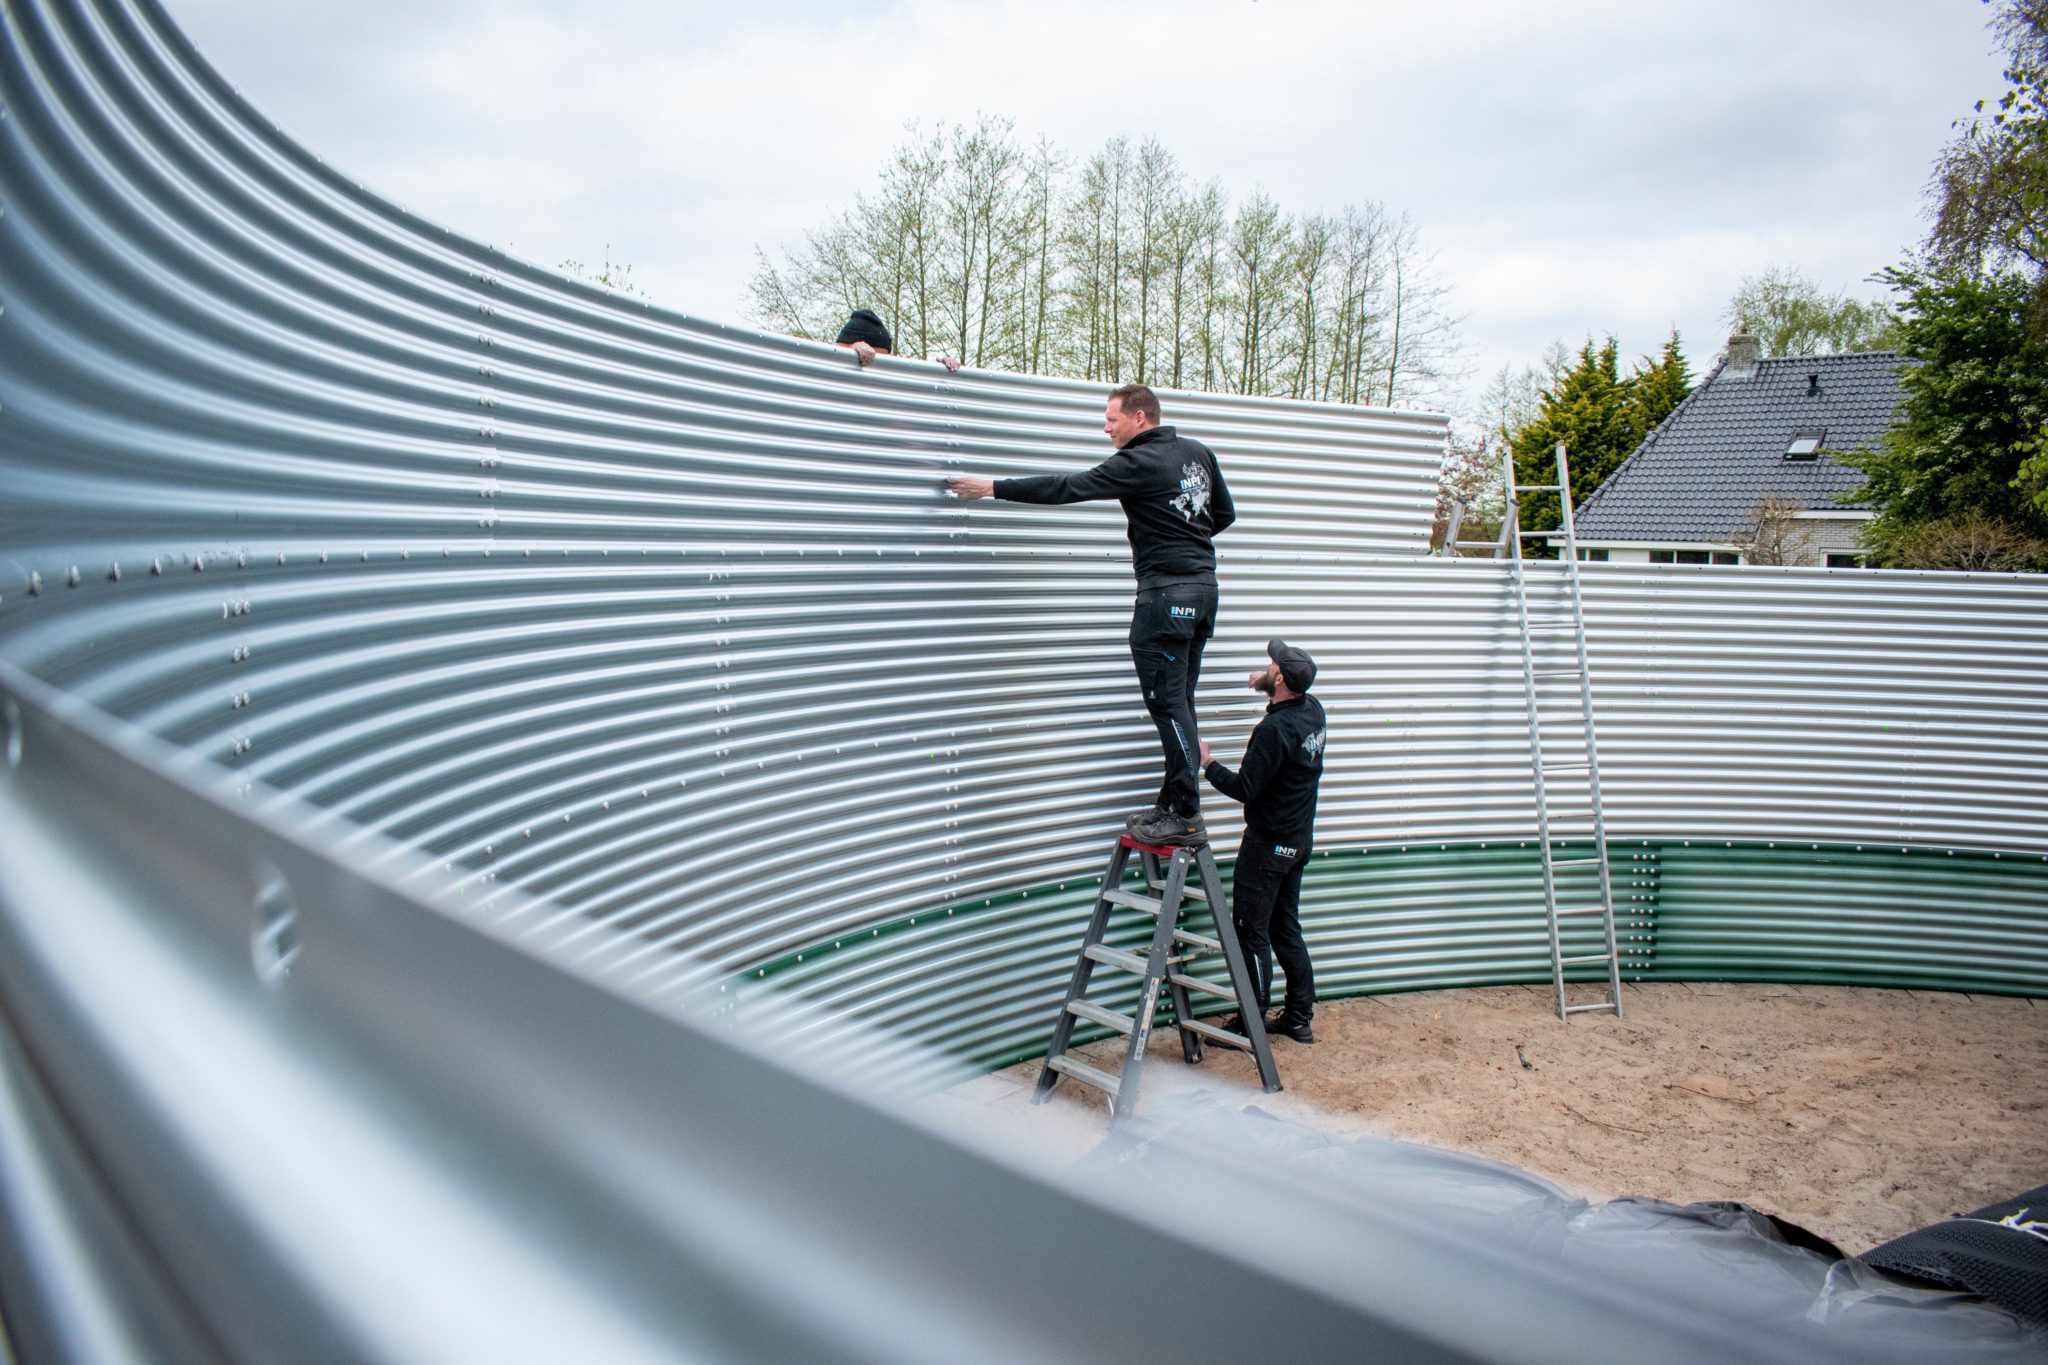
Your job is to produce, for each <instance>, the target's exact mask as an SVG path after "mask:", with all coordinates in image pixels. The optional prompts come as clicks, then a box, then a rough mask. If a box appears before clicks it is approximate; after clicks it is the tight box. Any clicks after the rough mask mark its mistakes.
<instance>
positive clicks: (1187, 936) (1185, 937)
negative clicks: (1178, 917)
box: [1173, 929, 1223, 960]
mask: <svg viewBox="0 0 2048 1365" xmlns="http://www.w3.org/2000/svg"><path fill="white" fill-rule="evenodd" d="M1173 938H1174V941H1175V942H1176V943H1185V944H1187V945H1188V946H1189V947H1192V948H1200V949H1201V950H1202V951H1203V952H1205V953H1220V952H1222V951H1223V944H1222V942H1221V941H1220V940H1218V939H1213V938H1210V937H1209V936H1208V935H1207V934H1198V933H1196V932H1195V931H1194V930H1192V929H1176V930H1174V931H1173ZM1183 960H1185V959H1183Z"/></svg>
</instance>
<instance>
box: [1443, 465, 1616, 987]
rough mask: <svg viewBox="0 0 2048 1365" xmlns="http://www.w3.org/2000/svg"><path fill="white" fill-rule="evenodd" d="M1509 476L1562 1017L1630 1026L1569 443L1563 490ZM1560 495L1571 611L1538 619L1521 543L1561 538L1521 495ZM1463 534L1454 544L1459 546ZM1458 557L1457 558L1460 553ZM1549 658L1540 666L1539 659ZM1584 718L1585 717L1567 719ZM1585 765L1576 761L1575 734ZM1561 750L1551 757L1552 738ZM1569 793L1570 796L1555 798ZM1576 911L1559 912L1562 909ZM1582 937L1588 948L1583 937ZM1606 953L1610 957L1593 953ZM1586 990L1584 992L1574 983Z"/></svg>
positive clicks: (1508, 547) (1508, 535)
mask: <svg viewBox="0 0 2048 1365" xmlns="http://www.w3.org/2000/svg"><path fill="white" fill-rule="evenodd" d="M1504 464H1505V465H1506V469H1507V473H1506V479H1507V507H1506V509H1505V511H1504V513H1503V515H1502V518H1501V531H1500V549H1501V550H1502V551H1504V552H1505V553H1506V555H1507V557H1508V559H1509V560H1510V562H1511V564H1512V565H1513V568H1512V571H1511V578H1512V580H1513V583H1514V594H1515V608H1516V612H1517V615H1518V618H1519V620H1520V622H1521V633H1522V687H1523V695H1524V697H1525V699H1526V701H1527V704H1528V710H1529V764H1530V769H1531V772H1532V774H1533V776H1534V779H1535V784H1536V836H1537V846H1538V847H1539V848H1540V849H1541V850H1542V854H1543V909H1544V914H1545V917H1546V918H1547V919H1548V921H1549V925H1550V978H1551V982H1552V984H1553V985H1554V986H1555V988H1556V990H1557V1017H1558V1018H1560V1019H1569V1018H1570V1017H1571V1016H1572V1015H1574V1014H1579V1013H1582V1012H1584V1011H1587V1010H1613V1011H1614V1017H1615V1018H1617V1019H1619V1018H1620V1017H1621V953H1620V950H1619V947H1618V945H1617V943H1616V940H1615V933H1614V877H1613V873H1612V871H1611V869H1610V868H1609V865H1608V860H1607V815H1606V811H1605V809H1604V808H1603V807H1602V806H1601V804H1600V751H1599V745H1598V744H1597V743H1596V742H1595V740H1594V735H1593V683H1592V678H1591V676H1590V675H1589V673H1588V672H1587V667H1586V610H1585V602H1584V599H1583V598H1582V597H1581V595H1580V592H1579V545H1578V533H1577V532H1576V531H1575V530H1574V529H1573V525H1572V478H1571V468H1570V466H1569V465H1568V464H1567V463H1566V459H1565V449H1564V445H1563V443H1561V442H1560V443H1559V445H1558V447H1557V482H1556V483H1554V484H1530V485H1528V486H1526V487H1524V488H1520V489H1518V488H1516V486H1515V461H1514V454H1513V452H1512V451H1510V452H1509V453H1508V458H1507V459H1506V460H1505V461H1504ZM1524 492H1555V493H1556V494H1557V498H1558V504H1559V506H1560V507H1561V508H1562V510H1563V515H1562V518H1561V520H1560V524H1559V530H1560V531H1561V532H1562V533H1563V541H1564V543H1563V547H1562V554H1563V560H1564V573H1563V576H1562V586H1563V594H1562V596H1563V602H1562V604H1561V606H1560V605H1558V604H1555V603H1551V604H1547V605H1546V607H1545V608H1544V609H1543V610H1541V611H1539V610H1537V609H1536V608H1535V607H1533V606H1532V604H1531V602H1530V600H1529V580H1528V576H1527V572H1526V569H1525V567H1524V565H1525V561H1524V560H1523V558H1522V541H1523V540H1524V539H1527V538H1528V537H1531V536H1550V535H1555V534H1557V532H1552V531H1524V530H1522V529H1521V514H1520V507H1521V502H1520V498H1519V496H1518V495H1519V494H1520V493H1524ZM1454 534H1455V533H1453V535H1447V536H1446V537H1445V540H1446V541H1447V542H1454ZM1453 553H1455V551H1453ZM1566 641H1569V643H1570V645H1571V652H1570V654H1569V657H1567V658H1564V659H1560V658H1558V657H1556V654H1557V651H1556V650H1555V648H1554V647H1555V646H1556V645H1557V644H1560V643H1563V642H1566ZM1539 650H1541V651H1543V653H1542V657H1540V658H1539V657H1538V651H1539ZM1573 682H1576V684H1577V686H1576V688H1575V689H1573V690H1574V691H1575V692H1576V694H1577V701H1578V705H1577V707H1576V708H1573V707H1571V704H1570V701H1569V700H1568V699H1567V698H1564V697H1560V696H1558V695H1557V694H1558V692H1559V691H1561V690H1563V689H1564V688H1565V687H1568V686H1569V685H1570V684H1571V683H1573ZM1573 710H1575V711H1576V716H1570V715H1566V714H1560V712H1570V711H1573ZM1574 727H1576V728H1577V729H1578V731H1579V736H1578V737H1577V738H1578V742H1579V743H1580V744H1581V745H1582V746H1583V748H1584V751H1585V756H1584V757H1583V758H1581V757H1579V756H1578V755H1577V754H1575V753H1573V752H1571V750H1572V748H1573V745H1574V736H1573V735H1572V734H1571V731H1572V729H1573V728H1574ZM1546 735H1548V736H1549V737H1550V738H1551V739H1552V740H1553V741H1554V742H1553V743H1552V744H1551V745H1550V746H1549V749H1548V752H1546V746H1545V738H1546ZM1555 789H1561V790H1555ZM1560 844H1564V845H1569V846H1571V847H1570V848H1568V849H1567V850H1566V851H1568V852H1569V851H1575V849H1576V848H1580V847H1589V848H1590V849H1591V850H1592V852H1591V854H1590V856H1571V857H1560V856H1558V855H1559V851H1560V850H1559V847H1558V846H1559V845H1560ZM1561 899H1562V900H1565V901H1569V902H1571V903H1570V904H1564V905H1561V904H1559V901H1560V900H1561ZM1596 916H1597V917H1598V920H1599V928H1600V943H1599V944H1598V945H1584V944H1579V945H1574V948H1573V949H1572V950H1569V951H1568V950H1567V948H1566V946H1565V938H1566V928H1565V924H1566V922H1567V921H1571V922H1573V924H1574V925H1576V924H1577V923H1578V922H1579V921H1583V920H1591V919H1593V918H1594V917H1596ZM1574 937H1578V938H1583V936H1582V935H1574ZM1594 946H1598V947H1600V948H1601V949H1602V950H1601V951H1597V952H1594V951H1585V950H1584V949H1585V948H1586V947H1594ZM1596 965H1604V966H1605V967H1606V968H1607V972H1606V994H1605V995H1604V996H1602V997H1601V998H1600V999H1598V1000H1589V1001H1583V1002H1581V1003H1579V1004H1569V1003H1567V1002H1566V1000H1565V979H1564V975H1565V969H1566V968H1568V967H1591V966H1596ZM1575 984H1578V983H1575Z"/></svg>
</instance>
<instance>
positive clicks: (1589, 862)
mask: <svg viewBox="0 0 2048 1365" xmlns="http://www.w3.org/2000/svg"><path fill="white" fill-rule="evenodd" d="M1605 861H1606V859H1604V858H1552V859H1551V860H1550V865H1551V866H1552V867H1598V866H1600V864H1601V863H1603V862H1605ZM1127 956H1128V955H1127Z"/></svg>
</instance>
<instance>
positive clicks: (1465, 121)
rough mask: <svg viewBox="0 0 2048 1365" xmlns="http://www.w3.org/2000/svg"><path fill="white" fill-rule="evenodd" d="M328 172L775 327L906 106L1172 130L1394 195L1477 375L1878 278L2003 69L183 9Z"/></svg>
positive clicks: (1894, 55)
mask: <svg viewBox="0 0 2048 1365" xmlns="http://www.w3.org/2000/svg"><path fill="white" fill-rule="evenodd" d="M167 3H168V5H169V8H170V12H171V14H172V15H173V17H174V18H176V19H177V20H178V21H179V23H180V24H182V25H183V26H184V28H185V30H186V32H187V33H188V34H189V35H190V36H191V37H192V39H193V40H194V41H195V42H196V43H197V45H198V47H199V50H200V51H201V52H202V53H204V54H206V56H207V57H208V58H209V59H210V60H211V61H213V63H214V64H215V65H216V66H217V67H219V68H220V69H221V70H222V71H223V72H224V73H225V74H226V75H227V77H228V78H229V79H230V80H231V81H233V82H234V83H235V84H236V85H237V86H239V87H240V88H241V90H242V91H243V93H244V94H245V95H247V96H248V97H249V98H250V99H251V100H253V101H254V103H255V104H256V105H257V106H258V107H259V108H261V109H262V110H264V111H265V112H266V113H268V114H269V115H270V116H271V117H272V118H274V119H275V120H276V121H277V122H278V123H279V124H280V125H281V126H282V127H283V128H284V129H285V130H286V132H288V133H289V134H291V135H293V136H294V137H296V138H297V139H298V140H299V141H301V142H302V143H303V144H305V145H306V146H307V147H309V148H310V149H311V150H313V151H314V152H316V153H318V154H319V155H320V156H321V157H323V158H324V159H325V160H326V161H327V162H328V163H329V164H331V165H333V166H335V167H336V168H337V169H339V170H341V171H343V172H345V173H347V174H349V175H350V176H352V177H353V178H355V179H358V180H360V181H362V182H363V183H364V184H365V185H367V186H368V187H369V188H371V189H372V190H375V191H377V192H379V193H381V194H384V195H386V196H387V197H389V198H391V199H393V200H395V201H396V202H398V203H399V204H401V205H403V206H405V207H406V208H409V209H411V210H413V211H415V212H417V213H420V214H422V215H424V216H425V217H427V218H429V219H431V220H433V221H435V222H437V223H440V224H441V225H443V226H446V227H449V228H452V229H455V230H456V231H458V232H461V233H464V234H466V235H468V236H472V237H475V238H478V239H481V240H483V241H486V242H489V243H491V244H493V245H495V246H498V247H501V248H503V249H505V250H507V251H509V252H512V253H514V254H516V255H518V256H521V257H524V258H525V259H527V260H530V261H534V262H536V263H539V264H543V265H548V266H553V265H555V264H556V263H558V262H560V261H561V260H563V259H564V258H568V257H575V258H578V259H581V260H584V261H591V262H595V261H596V260H598V259H599V258H601V257H602V255H603V253H604V251H605V248H606V246H607V244H609V246H610V248H611V252H612V255H613V258H614V259H615V260H619V261H624V262H628V263H630V264H631V265H632V266H633V278H634V279H635V280H636V281H637V282H638V283H639V284H640V285H641V286H642V287H643V288H644V289H646V290H647V291H648V292H649V293H650V294H651V295H652V296H653V297H654V299H655V300H656V301H657V302H659V303H661V304H664V305H667V306H669V307H673V308H676V309H679V310H681V311H683V312H686V313H692V314H696V315H698V316H702V317H706V318H712V319H716V320H720V321H727V322H740V321H745V320H746V318H745V307H744V305H745V285H746V280H747V277H748V275H749V273H750V272H751V270H752V268H753V259H754V248H755V246H756V245H757V244H758V245H760V246H761V247H763V248H765V249H767V250H768V251H769V252H770V253H771V254H774V253H776V252H777V251H779V250H780V249H781V248H783V247H785V246H787V245H790V244H793V243H795V242H797V241H799V240H800V239H801V237H802V234H803V233H804V231H805V230H806V229H809V228H812V227H816V226H818V225H819V224H821V223H823V222H824V221H825V220H826V219H827V218H829V217H830V216H831V215H832V214H833V213H834V212H836V211H837V210H838V209H840V208H842V207H844V206H845V205H847V204H848V203H849V202H850V201H851V200H852V197H853V196H854V195H855V194H856V193H859V192H861V191H863V190H865V189H867V188H869V187H870V186H871V185H872V184H873V182H874V179H875V176H876V174H877V172H878V170H879V169H880V167H881V165H882V164H883V162H884V160H885V159H886V158H887V156H888V154H889V152H890V150H891V148H892V147H894V146H895V145H896V143H897V142H899V141H900V140H901V138H902V136H903V126H904V124H905V122H906V121H907V120H911V119H920V120H923V121H924V122H925V123H926V124H927V125H929V124H933V123H947V122H954V121H964V120H969V119H972V118H973V117H974V115H975V114H976V113H977V112H984V111H985V112H987V113H991V114H996V115H1001V116H1004V117H1008V118H1012V119H1014V120H1015V122H1016V127H1017V131H1018V133H1019V135H1020V136H1021V137H1022V138H1024V139H1025V140H1027V141H1028V140H1035V139H1036V138H1037V137H1038V136H1039V135H1041V134H1043V135H1045V136H1047V137H1049V138H1050V139H1051V140H1052V141H1053V142H1054V143H1055V144H1056V145H1058V146H1060V147H1062V148H1064V149H1065V150H1067V151H1068V152H1069V153H1073V154H1076V155H1085V154H1087V153H1088V152H1091V151H1093V150H1095V149H1096V148H1098V147H1099V146H1100V145H1101V144H1102V143H1103V141H1104V140H1105V139H1107V138H1109V137H1112V136H1115V135H1117V134H1127V135H1129V136H1130V137H1131V138H1132V139H1133V140H1134V141H1135V140H1142V139H1144V138H1147V137H1156V138H1158V139H1159V140H1160V141H1161V142H1163V143H1164V144H1166V146H1167V147H1168V148H1170V149H1171V150H1172V151H1173V152H1174V153H1175V154H1176V155H1177V156H1178V157H1179V158H1180V160H1181V163H1182V165H1183V166H1184V167H1185V168H1186V169H1187V170H1188V171H1189V172H1190V173H1191V174H1192V176H1193V177H1194V178H1196V179H1198V180H1206V179H1208V178H1210V177H1212V176H1213V177H1215V178H1217V179H1219V180H1220V181H1221V182H1222V183H1223V185H1224V186H1225V188H1226V189H1227V190H1229V191H1230V192H1231V193H1232V194H1233V196H1242V195H1243V194H1244V193H1246V192H1248V191H1250V190H1252V189H1253V188H1264V189H1265V190H1266V191H1267V192H1268V193H1270V194H1272V195H1273V196H1274V197H1275V198H1276V199H1277V200H1278V201H1279V202H1280V203H1281V205H1282V206H1283V207H1285V208H1287V209H1289V210H1292V211H1296V212H1300V211H1308V210H1317V209H1336V208H1339V207H1341V206H1343V205H1344V204H1347V203H1353V202H1359V201H1363V200H1367V199H1377V200H1380V201H1381V202H1383V203H1385V204H1387V205H1388V206H1389V207H1390V208H1393V209H1395V210H1405V211H1406V212H1407V213H1409V214H1410V215H1411V216H1412V217H1413V218H1414V219H1415V221H1416V223H1417V224H1418V225H1419V227H1420V230H1421V233H1422V237H1423V241H1424V244H1425V245H1426V246H1428V247H1430V248H1432V249H1434V250H1435V252H1436V253H1437V262H1438V267H1439V270H1440V273H1441V277H1442V279H1443V281H1444V282H1445V283H1446V284H1448V285H1449V286H1450V287H1451V290H1452V294H1451V305H1452V310H1453V311H1454V312H1455V313H1456V314H1458V315H1459V316H1460V317H1462V319H1463V324H1462V329H1461V334H1462V336H1463V338H1464V341H1465V349H1466V351H1467V354H1468V361H1467V363H1468V365H1469V368H1470V371H1471V378H1470V380H1469V382H1468V384H1467V386H1466V389H1465V391H1468V392H1469V391H1471V390H1476V389H1477V387H1478V386H1479V385H1480V384H1481V383H1483V382H1484V380H1485V379H1486V378H1487V377H1488V376H1489V375H1490V374H1492V373H1493V372H1494V371H1495V370H1497V369H1499V368H1500V367H1501V366H1502V365H1506V364H1513V365H1517V366H1519V365H1521V364H1523V363H1526V362H1529V361H1533V360H1535V359H1537V358H1538V356H1539V355H1540V354H1541V352H1542V350H1543V348H1544V347H1545V345H1546V344H1547V343H1549V342H1550V341H1552V340H1555V339H1561V340H1565V341H1567V342H1570V343H1571V344H1573V345H1574V346H1576V345H1577V344H1578V343H1579V342H1580V341H1582V340H1584V339H1585V338H1586V337H1587V336H1588V335H1589V334H1593V335H1604V334H1606V333H1609V332H1612V333H1614V334H1616V335H1617V336H1618V337H1619V338H1620V341H1621V345H1622V348H1623V353H1624V355H1625V356H1628V357H1634V356H1637V355H1641V354H1645V353H1649V352H1653V351H1654V350H1655V349H1656V348H1657V347H1658V346H1659V345H1660V344H1661V343H1662V341H1663V339H1664V336H1665V335H1666V333H1667V332H1668V331H1669V330H1670V329H1671V328H1672V327H1674V326H1675V327H1676V328H1678V330H1679V332H1680V334H1681V336H1682V339H1683V342H1684V346H1685V351H1686V355H1687V358H1688V359H1689V360H1690V361H1691V363H1692V365H1693V368H1694V371H1695V373H1698V372H1699V371H1700V370H1702V369H1704V368H1705V366H1706V365H1707V364H1708V363H1709V362H1710V361H1711V360H1712V358H1713V356H1714V354H1715V352H1716V351H1718V350H1719V348H1720V345H1721V342H1722V341H1723V340H1724V339H1725V335H1726V327H1725V325H1724V324H1723V323H1722V322H1721V320H1720V316H1721V313H1722V310H1723V309H1724V307H1725V306H1726V303H1727V299H1728V296H1729V295H1730V294H1731V293H1732V292H1733V290H1734V289H1735V287H1736V285H1737V283H1738V282H1739V280H1740V279H1741V277H1742V276H1743V275H1744V274H1746V273H1751V272H1754V271H1756V270H1759V269H1761V268H1762V267H1764V266H1767V265H1771V264H1778V265H1786V266H1797V267H1799V268H1801V269H1803V270H1805V271H1806V272H1807V273H1808V274H1809V275H1811V276H1812V277H1813V278H1814V279H1815V280H1817V281H1818V282H1819V283H1821V284H1822V285H1824V286H1826V287H1828V288H1831V289H1849V290H1852V291H1854V292H1857V293H1859V294H1861V295H1864V296H1866V297H1876V296H1878V295H1879V294H1880V293H1881V292H1882V291H1881V290H1880V289H1879V287H1878V286H1875V285H1871V284H1867V283H1865V282H1864V281H1865V277H1867V276H1868V275H1869V274H1870V273H1871V272H1872V271H1874V270H1876V269H1877V268H1879V267H1881V266H1883V265H1886V264H1888V263H1890V262H1892V261H1895V260H1897V259H1898V258H1899V256H1900V253H1901V251H1902V250H1903V249H1904V248H1906V247H1907V246H1909V245H1910V244H1912V243H1913V242H1915V241H1917V240H1918V238H1919V237H1920V235H1921V233H1922V230H1923V224H1922V221H1921V216H1920V214H1921V191H1922V188H1923V186H1924V184H1925V182H1926V179H1927V172H1928V167H1929V164H1930V162H1931V159H1932V157H1933V156H1934V153H1935V151H1936V149H1937V148H1939V147H1940V146H1941V144H1942V143H1943V142H1944V141H1945V140H1946V139H1947V138H1948V136H1949V125H1950V122H1951V120H1953V119H1955V118H1957V117H1959V116H1961V115H1964V114H1966V113H1968V112H1969V109H1970V105H1971V103H1972V101H1973V100H1975V99H1977V98H1979V97H1981V96H1988V95H1992V94H1995V93H1996V92H1997V91H1998V90H1999V89H2000V88H2001V83H2000V79H1999V65H2000V64H1999V61H1998V59H1997V57H1996V56H1995V55H1994V54H1993V53H1992V52H1991V51H1990V38H1989V35H1988V34H1987V32H1986V30H1985V28H1984V22H1985V19H1986V17H1987V11H1986V9H1985V7H1984V6H1983V5H1982V4H1981V3H1978V0H1720V3H1705V4H1702V3H1671V4H1664V3H1655V2H1654V0H1628V2H1626V3H1597V2H1595V0H1500V2H1498V3H1485V2H1481V0H1473V2H1472V3H1442V4H1434V3H1421V2H1420V0H1400V3H1365V2H1363V0H1350V2H1349V3H1345V2H1342V0H1337V2H1333V3H1324V2H1323V0H1170V2H1169V0H1160V3H1127V4H1102V3H1089V2H1088V0H896V2H894V3H865V2H864V0H832V2H829V3H828V2H826V0H779V2H778V3H776V4H773V5H764V6H748V5H740V4H734V3H731V0H719V3H707V2H705V0H587V2H586V3H583V4H580V5H569V4H564V3H560V2H559V0H351V3H348V4H337V3H333V0H167Z"/></svg>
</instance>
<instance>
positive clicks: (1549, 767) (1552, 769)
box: [1543, 763, 1593, 773]
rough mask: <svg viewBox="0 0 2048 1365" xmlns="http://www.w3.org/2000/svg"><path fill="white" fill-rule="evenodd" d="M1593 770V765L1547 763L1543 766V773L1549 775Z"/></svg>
mask: <svg viewBox="0 0 2048 1365" xmlns="http://www.w3.org/2000/svg"><path fill="white" fill-rule="evenodd" d="M1592 770H1593V765H1592V764H1590V763H1546V764H1544V765H1543V771H1544V772H1547V773H1571V772H1591V771H1592Z"/></svg>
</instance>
